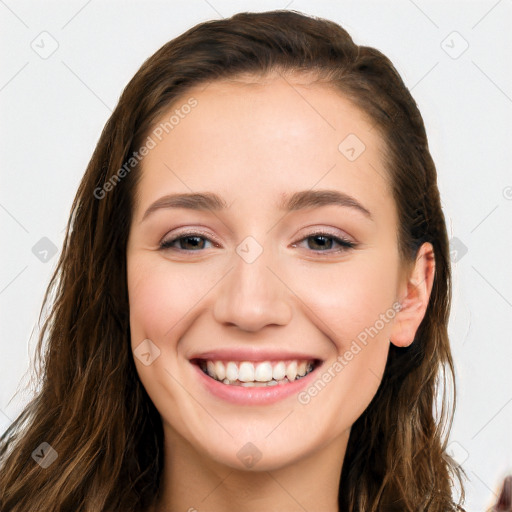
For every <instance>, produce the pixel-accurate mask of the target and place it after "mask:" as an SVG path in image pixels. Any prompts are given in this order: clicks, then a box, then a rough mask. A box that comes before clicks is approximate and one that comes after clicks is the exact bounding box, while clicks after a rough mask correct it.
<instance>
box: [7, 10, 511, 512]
mask: <svg viewBox="0 0 512 512" xmlns="http://www.w3.org/2000/svg"><path fill="white" fill-rule="evenodd" d="M287 1H288V0H282V1H258V2H256V1H246V0H244V1H238V2H235V1H225V0H193V1H188V2H175V1H168V2H163V1H161V2H156V1H144V2H143V1H124V2H119V1H112V0H110V1H109V2H98V1H91V0H89V1H86V0H84V1H82V2H74V1H68V2H44V3H43V2H35V1H32V2H26V1H19V2H15V1H14V0H5V1H0V34H1V35H0V38H1V46H0V52H1V62H2V65H1V69H0V108H1V127H0V129H1V133H0V144H1V151H2V153H1V154H2V159H1V170H2V173H1V178H2V181H1V185H0V222H1V224H0V229H1V241H2V242H1V246H0V247H1V249H2V250H1V265H0V312H1V334H0V353H1V357H0V431H2V432H3V431H4V430H5V429H6V428H7V426H8V425H9V424H10V422H11V421H12V420H13V419H14V418H15V417H16V415H17V414H18V413H19V412H20V410H21V408H22V406H23V404H24V403H25V402H26V401H27V400H28V399H29V398H30V390H29V389H24V386H25V384H27V383H28V382H29V377H30V373H29V372H28V370H29V364H30V357H31V356H32V353H33V349H34V347H35V343H36V339H37V318H38V314H39V310H40V307H41V303H42V299H43V294H44V291H45V288H46V286H47V284H48V281H49V278H50V275H51V273H52V271H53V270H54V268H55V265H56V262H57V259H58V254H54V255H52V253H51V252H49V253H48V261H46V262H43V261H41V260H40V259H39V258H38V257H36V255H35V254H34V253H33V251H32V248H33V247H34V246H35V245H36V244H37V243H38V242H39V243H40V244H41V243H42V244H44V243H48V242H40V240H41V239H42V238H43V237H47V238H48V239H49V240H50V241H51V242H52V243H53V244H54V245H55V247H56V248H58V250H60V247H61V244H62V242H63V229H64V226H65V224H66V222H67V217H68V214H69V209H70V207H71V202H72V199H73V197H74V194H75V192H76V188H77V186H78V183H79V181H80V179H81V177H82V175H83V172H84V171H85V167H86V165H87V163H88V160H89V158H90V157H91V154H92V151H93V149H94V147H95V144H96V142H97V140H98V138H99V136H100V133H101V130H102V128H103V125H104V124H105V122H106V121H107V119H108V117H109V116H110V114H111V111H112V110H113V108H114V107H115V105H116V103H117V100H118V98H119V95H120V94H121V91H122V89H123V88H124V86H125V85H126V83H127V82H128V81H129V79H130V78H131V77H132V76H133V75H134V73H135V72H136V71H137V69H138V68H139V66H140V65H141V64H142V62H143V61H144V60H145V59H146V58H148V57H149V56H150V55H152V54H153V53H154V52H155V51H156V50H157V49H158V48H159V47H160V46H161V45H163V44H164V43H166V42H167V41H168V40H170V39H172V38H174V37H176V36H177V35H179V34H180V33H182V32H183V31H185V30H186V29H188V28H190V27H191V26H193V25H195V24H196V23H198V22H200V21H205V20H208V19H213V18H220V17H228V16H230V15H232V14H234V13H235V12H239V11H262V10H272V9H280V8H289V9H294V10H299V11H303V12H306V13H310V14H315V15H318V16H322V17H326V18H329V19H331V20H333V21H336V22H338V23H339V24H341V25H342V26H343V27H344V28H345V29H347V30H348V32H349V33H350V34H351V35H352V37H353V38H354V40H355V42H356V43H358V44H365V45H369V46H374V47H376V48H378V49H379V50H381V51H382V52H384V53H385V54H386V55H387V56H388V57H389V58H390V59H391V60H392V62H393V63H394V64H395V66H396V67H397V69H398V71H399V72H400V73H401V75H402V77H403V78H404V81H405V83H406V85H407V86H408V87H409V88H410V89H411V90H412V94H413V96H414V97H415V99H416V101H417V102H418V105H419V108H420V110H421V112H422V115H423V117H424V120H425V124H426V127H427V133H428V136H429V141H430V147H431V152H432V155H433V157H434V160H435V162H436V165H437V168H438V173H439V187H440V190H441V196H442V200H443V207H444V212H445V215H446V219H447V224H448V229H449V234H450V237H451V238H453V237H455V238H456V240H455V241H454V242H453V249H454V250H456V251H457V257H456V259H457V260H458V261H456V263H454V265H453V272H454V300H453V309H452V315H451V323H450V334H451V341H452V347H453V352H454V359H455V364H456V372H457V384H458V391H459V393H458V404H457V409H456V416H455V421H454V428H453V430H452V434H451V438H450V439H451V444H450V451H451V452H452V453H453V455H454V456H455V457H456V458H457V460H459V461H460V462H462V463H463V467H464V468H465V470H466V472H467V474H468V477H469V480H468V482H467V484H466V489H467V493H468V500H467V503H466V506H467V510H468V511H469V512H473V511H475V512H476V511H482V510H486V509H487V508H488V507H489V506H490V505H491V504H492V502H493V501H494V500H495V493H497V492H498V490H497V487H498V483H499V482H500V481H501V479H502V478H503V477H504V475H505V474H506V473H507V472H512V436H511V435H510V434H511V432H512V429H511V426H512V376H511V373H512V372H511V361H512V338H511V335H510V332H511V327H512V286H511V285H512V266H511V265H510V262H511V252H512V229H511V227H512V226H511V225H512V171H511V163H510V162H512V149H511V147H512V137H511V135H512V126H511V125H512V121H511V120H512V116H511V114H512V71H511V69H512V68H511V63H512V59H511V56H512V51H511V50H512V44H511V43H512V36H511V32H512V30H511V29H512V1H511V0H499V1H497V0H492V1H485V2H482V1H480V2H462V1H459V2H455V1H453V2H450V3H448V2H432V1H424V0H414V1H412V0H396V1H393V2H343V1H340V0H338V1H315V2H312V1H300V0H292V1H289V3H287ZM44 31H46V32H47V34H42V35H40V34H41V32H44ZM454 32H457V33H454ZM52 44H53V45H55V46H56V45H57V44H58V48H57V49H56V51H55V52H54V53H53V54H52V55H50V56H47V58H42V57H41V56H40V55H39V54H38V53H37V52H36V51H35V49H34V48H37V49H38V51H39V52H44V51H49V50H51V49H52ZM466 45H469V46H468V48H467V49H466V50H465V51H463V50H464V49H465V47H466ZM43 47H44V48H43ZM44 56H45V57H46V55H44ZM36 247H39V246H36ZM466 251H467V252H466ZM36 252H37V251H36ZM454 256H455V253H454ZM16 391H18V394H17V395H16V396H14V395H15V393H16ZM13 397H14V398H13Z"/></svg>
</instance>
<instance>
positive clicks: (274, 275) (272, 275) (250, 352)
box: [127, 78, 406, 470]
mask: <svg viewBox="0 0 512 512" xmlns="http://www.w3.org/2000/svg"><path fill="white" fill-rule="evenodd" d="M185 105H189V106H190V108H189V107H186V106H185ZM171 116H174V117H173V118H172V120H171V121H170V122H169V119H170V118H171ZM161 121H162V123H165V122H167V125H160V126H155V130H154V131H153V133H152V134H150V136H151V137H152V139H153V142H149V143H148V148H150V146H151V148H150V149H149V152H148V154H147V155H146V156H145V157H144V159H143V162H142V164H143V168H142V177H141V181H140V183H139V185H138V189H137V197H136V205H135V210H134V215H133V222H132V226H131V232H130V237H129V241H128V249H127V263H128V290H129V303H130V328H131V343H132V348H133V350H134V356H135V358H134V359H135V364H136V367H137V371H138V374H139V376H140V379H141V381H142V383H143V385H144V387H145V389H146V390H147V392H148V394H149V396H150V398H151V400H152V401H153V403H154V404H155V406H156V408H157V409H158V411H159V412H160V414H161V416H162V420H163V424H164V432H165V437H166V442H168V443H170V444H171V446H172V445H173V443H174V445H175V446H178V445H181V446H184V445H186V446H188V447H189V448H190V449H192V450H194V453H195V454H196V455H197V456H198V457H199V458H205V457H206V458H207V459H209V460H210V461H211V460H214V461H216V462H219V463H222V464H226V465H228V466H231V467H236V468H249V469H250V468H251V467H253V466H254V467H255V468H257V469H266V470H270V469H273V468H278V467H281V466H284V465H287V464H289V463H294V462H297V461H299V460H302V459H305V458H307V457H309V456H312V455H314V454H315V453H318V452H319V451H321V450H331V451H332V450H334V452H335V454H336V456H338V454H341V452H342V451H343V450H344V446H345V445H346V442H347V439H348V434H349V431H350V427H351V425H352V424H353V423H354V422H355V420H356V419H357V418H358V417H359V416H360V414H361V413H362V412H363V411H364V410H365V408H366V407H367V406H368V404H369V403H370V401H371V399H372V397H373V396H374V395H375V393H376V391H377V388H378V386H379V384H380V381H381V377H382V374H383V371H384V367H385V363H386V358H387V354H388V349H389V343H390V342H389V340H390V336H391V333H392V330H393V328H394V327H393V326H394V324H396V322H397V319H396V315H397V310H398V306H397V303H398V300H399V299H400V298H401V295H402V294H403V292H404V290H406V288H405V286H406V284H405V279H404V277H403V274H404V273H403V272H402V267H401V263H400V259H399V252H398V245H397V217H396V209H395V204H394V200H393V197H392V195H391V191H390V188H389V184H388V183H387V182H386V170H385V169H384V166H383V156H382V148H383V143H382V140H381V139H380V137H379V135H378V133H377V130H376V129H375V127H374V126H372V125H371V124H370V123H369V122H368V121H367V120H365V118H364V117H363V116H362V114H361V113H360V111H359V110H357V109H356V108H355V107H354V106H353V105H352V104H351V103H350V102H349V101H347V100H346V99H344V97H342V96H341V95H340V94H339V93H336V92H335V91H334V90H332V89H329V88H327V87H326V86H322V85H319V84H313V85H310V86H308V85H305V84H301V83H300V82H299V81H298V80H292V79H287V80H284V79H282V78H274V79H271V80H268V81H267V82H265V83H263V82H261V81H260V82H258V83H250V82H248V81H241V80H240V81H222V82H220V81H218V82H213V83H211V84H209V85H208V86H207V87H206V88H205V87H196V88H194V89H191V90H190V91H189V92H188V93H187V94H185V95H184V96H183V97H182V99H180V100H179V101H177V102H176V103H175V104H174V105H173V107H172V108H171V109H170V110H169V112H168V114H166V115H165V116H164V117H163V118H162V119H161ZM166 132H168V133H166ZM153 146H154V147H153ZM321 191H322V192H324V191H325V192H326V193H325V194H322V193H321ZM182 194H183V195H186V196H188V195H190V194H197V196H194V197H191V198H188V199H187V198H181V199H180V198H177V197H174V196H175V195H182ZM203 194H204V195H207V198H206V199H200V197H199V195H203ZM214 196H215V199H212V198H213V197H214ZM311 365H312V367H313V371H312V372H311V373H307V374H306V375H305V376H304V377H303V378H300V379H298V380H297V379H296V376H295V374H297V373H298V374H299V375H300V374H304V372H305V371H307V370H308V369H310V368H311ZM204 370H206V372H210V373H211V376H209V375H207V374H206V373H205V372H204ZM285 375H286V377H285ZM222 379H230V380H229V381H227V380H226V381H224V382H222V381H221V380H222ZM269 380H270V381H271V382H270V383H268V382H269ZM240 381H243V382H244V383H245V384H244V385H240ZM255 382H256V384H255ZM338 452H339V453H338Z"/></svg>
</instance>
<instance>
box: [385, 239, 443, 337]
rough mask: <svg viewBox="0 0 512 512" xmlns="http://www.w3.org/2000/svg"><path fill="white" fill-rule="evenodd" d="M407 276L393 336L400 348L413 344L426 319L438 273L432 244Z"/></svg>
mask: <svg viewBox="0 0 512 512" xmlns="http://www.w3.org/2000/svg"><path fill="white" fill-rule="evenodd" d="M407 274H408V275H406V277H405V281H404V284H403V285H402V288H401V290H400V297H403V299H402V300H401V301H400V304H401V308H400V310H399V311H398V313H397V314H396V316H395V321H394V323H393V328H392V330H391V336H390V341H391V343H393V345H396V346H397V347H407V346H409V345H410V344H411V343H412V342H413V341H414V336H415V335H416V331H417V330H418V327H419V326H420V324H421V321H422V320H423V317H424V316H425V312H426V310H427V306H428V301H429V299H430V292H431V291H432V285H433V284H434V274H435V258H434V248H433V247H432V244H430V243H427V242H426V243H424V244H423V245H422V246H421V247H420V249H419V251H418V253H417V255H416V261H415V262H414V265H413V266H412V269H410V270H409V271H408V272H407Z"/></svg>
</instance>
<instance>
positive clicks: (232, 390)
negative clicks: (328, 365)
mask: <svg viewBox="0 0 512 512" xmlns="http://www.w3.org/2000/svg"><path fill="white" fill-rule="evenodd" d="M192 366H193V367H194V368H195V370H196V372H197V373H198V374H199V379H200V381H201V383H202V385H203V386H205V387H206V389H207V391H208V392H210V393H212V394H213V395H215V396H216V397H218V398H221V399H223V400H226V401H227V402H231V403H234V404H238V405H267V404H272V403H275V402H277V401H279V400H283V399H284V398H286V397H288V396H291V395H294V394H297V393H298V392H299V391H301V390H302V389H303V388H305V387H306V386H307V385H308V384H309V382H310V381H311V380H312V379H313V378H314V376H315V374H316V371H317V370H318V368H319V367H320V365H318V366H317V367H316V368H315V369H314V370H313V371H312V372H310V373H308V374H307V375H306V376H305V377H302V378H301V379H299V380H295V381H293V382H288V383H286V384H277V385H275V386H260V387H244V386H231V385H229V384H223V383H222V382H219V381H218V380H215V379H213V378H212V377H209V376H208V375H206V374H205V373H204V372H203V370H201V368H200V367H199V366H198V365H197V364H193V363H192Z"/></svg>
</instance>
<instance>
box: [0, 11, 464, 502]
mask: <svg viewBox="0 0 512 512" xmlns="http://www.w3.org/2000/svg"><path fill="white" fill-rule="evenodd" d="M276 70H277V71H278V72H280V73H283V74H285V73H286V72H312V73H313V75H314V76H316V77H317V78H318V80H320V81H322V82H324V83H329V84H331V85H332V86H333V87H335V88H336V89H337V90H338V91H339V92H340V93H341V94H343V95H344V96H345V97H347V98H348V99H350V100H351V101H352V102H353V103H354V104H355V105H356V106H358V107H359V108H360V109H361V110H362V111H363V112H364V113H365V114H366V115H367V116H368V118H369V120H370V121H371V122H372V124H373V125H374V126H375V127H376V129H377V130H378V131H379V133H380V134H381V136H382V138H383V140H384V141H385V144H386V155H385V160H386V162H385V163H386V165H387V170H388V173H389V178H390V183H391V185H392V188H393V193H394V198H395V202H396V206H397V210H398V217H399V233H398V239H399V245H400V252H401V255H402V258H403V261H404V262H409V261H411V260H412V259H413V258H414V257H415V254H416V252H417V250H418V248H419V247H420V245H421V244H422V243H423V242H430V243H431V244H432V245H433V247H434V253H435V262H436V275H435V280H434V285H433V290H432V294H431V298H430V302H429V305H428V309H427V311H426V314H425V317H424V320H423V322H422V323H421V325H420V328H419V330H418V332H417V334H416V337H415V340H414V342H413V343H412V344H411V345H410V346H409V347H407V348H397V347H395V346H394V345H391V348H390V352H389V356H388V361H387V366H386V370H385V373H384V376H383V379H382V382H381V385H380V387H379V389H378V391H377V393H376V396H375V397H374V399H373V400H372V402H371V403H370V405H369V406H368V408H367V409H366V410H365V412H364V413H363V414H362V415H361V416H360V417H359V419H358V420H357V421H356V422H355V424H354V425H353V427H352V429H351V434H350V439H349V443H348V447H347V452H346V456H345V459H344V462H343V468H342V476H341V482H340V488H339V505H340V510H343V511H348V512H356V511H361V512H362V511H364V512H370V511H386V512H390V511H397V512H398V511H400V512H404V511H411V512H418V511H428V512H438V511H439V512H441V511H442V512H445V511H447V510H456V509H457V508H458V506H457V505H456V504H455V502H454V499H453V497H452V488H453V487H454V485H455V483H458V484H460V492H461V501H462V500H463V498H464V491H463V486H462V472H461V469H460V468H459V467H457V465H456V464H455V462H454V461H453V460H452V459H451V458H450V457H449V456H448V455H447V453H446V444H447V436H448V433H449V431H450V428H451V423H452V419H453V407H451V406H450V403H449V401H448V398H449V397H448V394H447V393H448V391H447V389H448V388H449V387H448V386H447V382H448V380H450V381H451V384H452V386H451V388H449V389H452V390H453V394H452V399H453V400H452V402H453V406H454V405H455V402H454V396H455V389H454V373H453V363H452V357H451V353H450V347H449V341H448V334H447V322H448V315H449V307H450V295H451V282H450V262H449V248H448V240H447V234H446V226H445V221H444V217H443V213H442V210H441V204H440V198H439V191H438V188H437V183H436V179H437V178H436V169H435V166H434V162H433V161H432V158H431V156H430V153H429V149H428V143H427V137H426V134H425V128H424V125H423V120H422V118H421V115H420V113H419V111H418V108H417V106H416V103H415V101H414V100H413V98H412V97H411V94H410V93H409V91H408V89H407V88H406V87H405V85H404V83H403V81H402V79H401V78H400V76H399V74H398V72H397V71H396V70H395V68H394V67H393V65H392V63H391V62H390V61H389V59H388V58H387V57H385V56H384V55H383V54H382V53H380V52H379V51H378V50H376V49H374V48H370V47H366V46H358V45H356V44H354V42H353V41H352V39H351V37H350V35H349V34H348V33H347V32H346V31H345V30H344V29H343V28H341V27H340V26H339V25H337V24H336V23H334V22H332V21H328V20H324V19H320V18H315V17H312V16H307V15H303V14H301V13H298V12H294V11H272V12H264V13H239V14H236V15H234V16H232V17H231V18H229V19H223V20H215V21H209V22H204V23H201V24H199V25H196V26H195V27H193V28H191V29H190V30H188V31H187V32H185V33H184V34H182V35H180V36H179V37H177V38H176V39H174V40H172V41H170V42H168V43H167V44H165V45H164V46H163V47H162V48H160V49H159V50H158V51H157V52H156V53H155V54H154V55H153V56H152V57H150V58H149V59H148V60H147V61H146V62H144V64H143V65H142V66H141V68H140V69H139V71H138V72H137V73H136V75H135V76H134V77H133V78H132V80H131V81H130V82H129V84H128V85H127V87H126V88H125V90H124V91H123V94H122V96H121V98H120V100H119V103H118V105H117V107H116V109H115V110H114V112H113V114H112V116H111V117H110V119H109V120H108V122H107V124H106V126H105V128H104V130H103V132H102V134H101V137H100V139H99V141H98V144H97V146H96V149H95V151H94V154H93V156H92V158H91V161H90V162H89V165H88V167H87V170H86V172H85V175H84V177H83V179H82V181H81V184H80V187H79V189H78V192H77V194H76V197H75V200H74V203H73V206H72V211H71V215H70V219H69V222H68V226H67V232H66V237H65V241H64V244H63V249H62V253H61V256H60V259H59V262H58V267H57V269H56V271H55V274H54V275H53V277H52V279H51V282H50V284H49V287H48V290H47V293H46V295H45V299H44V304H43V309H44V305H47V306H49V308H50V309H49V311H50V312H49V314H48V316H47V317H46V319H45V321H44V324H43V326H42V328H41V332H40V336H39V341H38V345H37V352H36V360H37V362H38V368H37V372H38V374H37V376H38V378H39V382H40V383H41V389H40V390H39V391H38V393H37V395H36V396H35V398H34V399H33V400H32V401H31V402H30V403H29V404H28V405H27V407H26V408H25V409H24V410H23V412H22V413H21V414H20V416H19V417H18V418H17V419H16V420H15V421H14V422H13V424H12V425H11V426H10V427H9V429H8V430H7V431H6V433H5V434H4V435H3V436H2V438H1V440H0V441H1V443H0V461H1V463H2V472H1V477H0V509H1V510H2V511H3V512H7V511H13V512H18V511H27V510H30V511H39V510H41V511H43V510H44V511H45V512H51V511H62V510H74V511H76V512H78V511H87V512H100V511H119V510H123V511H125V512H130V511H137V510H144V509H146V508H147V507H149V506H150V505H151V504H152V503H153V502H154V499H155V496H156V495H157V493H158V487H159V477H160V474H161V469H162V463H163V457H162V444H163V430H162V424H161V419H160V416H159V414H158V412H157V410H156V408H155V407H154V405H153V403H152V402H151V400H150V398H149V397H148V395H147V394H146V392H145V389H144V388H143V386H142V384H141V382H140V380H139V378H138V375H137V372H136V369H135V365H134V362H133V357H132V353H131V345H130V330H129V313H128V312H129V304H128V294H127V283H126V243H127V238H128V233H129V230H130V222H131V215H132V207H133V201H134V194H135V192H136V185H137V179H138V177H139V176H140V165H136V166H134V167H133V169H131V168H130V169H129V171H127V170H126V169H127V168H126V167H125V173H119V170H120V169H121V168H122V167H123V165H125V164H126V162H127V161H129V160H130V158H132V157H133V155H134V152H135V151H136V150H137V149H138V148H140V147H141V145H142V144H143V141H144V140H145V139H146V138H147V136H148V134H149V133H150V129H151V128H152V126H154V123H155V122H156V120H157V119H158V118H160V117H161V116H162V115H163V114H164V113H165V112H167V111H168V109H169V108H170V105H171V104H173V103H174V102H175V101H176V100H177V99H178V97H180V96H181V95H183V94H184V93H186V91H187V89H189V88H190V87H191V86H193V85H197V84H201V83H204V84H206V83H208V82H210V81H213V80H216V79H219V78H227V77H235V76H237V75H240V74H242V73H244V74H246V73H248V74H252V75H254V76H263V75H264V74H265V73H267V72H270V71H276ZM121 174H122V179H119V177H120V176H121ZM116 176H117V178H116ZM113 179H115V186H111V187H106V186H105V184H106V183H107V182H109V181H110V183H111V184H112V183H114V181H112V180H113ZM106 190H107V192H105V191H106ZM438 397H441V400H440V402H438ZM439 403H440V404H441V405H442V406H441V407H440V408H437V409H436V405H438V404H439ZM42 443H48V445H50V447H51V449H52V450H55V452H56V455H57V458H56V459H55V460H54V461H53V462H52V463H51V464H50V465H48V467H42V466H41V465H40V464H37V463H36V461H37V454H36V456H35V457H34V456H33V453H34V451H37V450H42V452H41V453H40V454H39V456H40V457H42V454H45V456H46V454H48V453H51V454H53V456H55V454H54V453H53V452H51V450H50V447H48V446H47V445H42ZM41 445H42V446H41ZM45 450H46V452H45Z"/></svg>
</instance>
